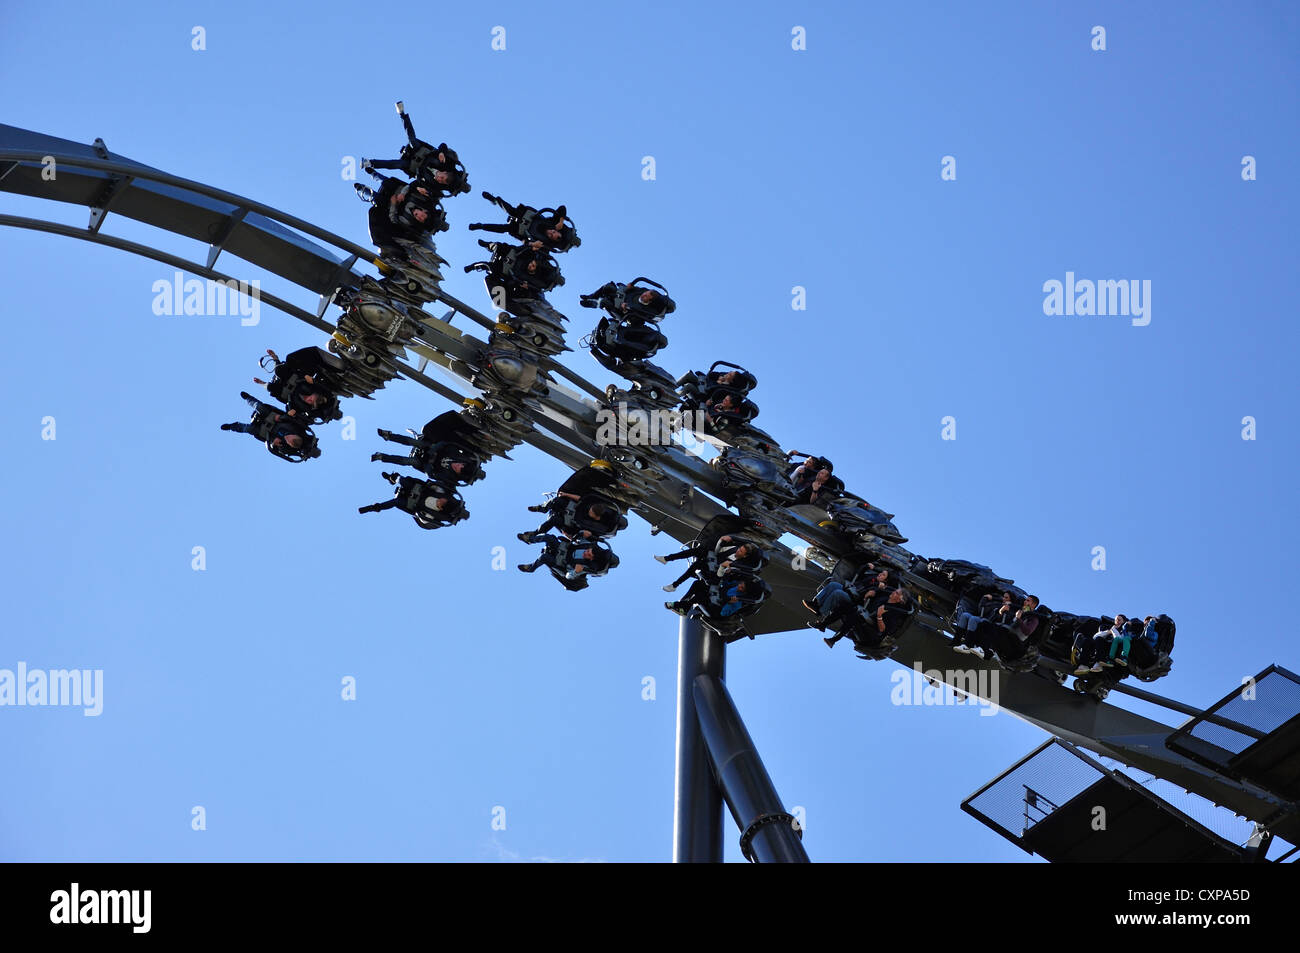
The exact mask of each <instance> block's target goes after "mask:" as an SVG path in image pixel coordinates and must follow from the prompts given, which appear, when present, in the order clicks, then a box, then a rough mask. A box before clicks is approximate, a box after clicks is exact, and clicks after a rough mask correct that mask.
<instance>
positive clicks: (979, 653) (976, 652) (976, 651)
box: [967, 645, 984, 658]
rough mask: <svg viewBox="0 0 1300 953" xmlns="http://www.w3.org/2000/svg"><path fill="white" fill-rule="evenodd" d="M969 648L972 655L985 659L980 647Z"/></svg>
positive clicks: (971, 646) (970, 646)
mask: <svg viewBox="0 0 1300 953" xmlns="http://www.w3.org/2000/svg"><path fill="white" fill-rule="evenodd" d="M967 648H968V649H970V654H971V655H974V656H975V657H976V658H983V657H984V650H983V649H982V648H980V647H979V646H978V645H968V646H967Z"/></svg>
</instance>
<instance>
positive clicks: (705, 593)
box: [664, 574, 766, 619]
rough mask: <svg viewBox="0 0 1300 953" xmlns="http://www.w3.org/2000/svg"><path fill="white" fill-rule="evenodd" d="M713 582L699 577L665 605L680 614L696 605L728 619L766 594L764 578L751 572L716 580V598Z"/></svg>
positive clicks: (706, 611)
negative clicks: (762, 580)
mask: <svg viewBox="0 0 1300 953" xmlns="http://www.w3.org/2000/svg"><path fill="white" fill-rule="evenodd" d="M712 588H713V587H712V585H711V584H710V583H709V582H707V581H706V580H704V579H697V580H695V583H694V584H693V585H692V586H691V588H689V589H687V590H686V595H684V596H682V598H680V599H678V600H677V601H676V602H665V603H664V608H665V609H671V610H672V611H673V612H676V613H677V614H678V615H686V613H687V612H689V611H690V610H691V608H692V607H693V606H699V607H700V608H702V609H703V610H704V611H705V613H706V614H707V615H710V616H712V617H715V618H719V619H726V618H729V617H730V616H733V615H735V614H736V613H737V612H739V611H741V610H742V609H746V608H749V607H751V606H757V605H758V604H759V603H761V602H762V601H763V599H764V598H765V597H766V593H765V592H764V590H763V586H762V583H761V580H759V579H757V578H756V577H754V576H750V575H748V574H742V575H741V576H740V578H738V579H736V580H735V581H732V582H728V581H727V580H723V581H722V582H720V583H718V584H717V601H714V599H713V598H712V591H711V590H712Z"/></svg>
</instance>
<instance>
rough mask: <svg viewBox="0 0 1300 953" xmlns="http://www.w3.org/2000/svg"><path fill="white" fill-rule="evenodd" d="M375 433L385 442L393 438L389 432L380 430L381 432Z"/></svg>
mask: <svg viewBox="0 0 1300 953" xmlns="http://www.w3.org/2000/svg"><path fill="white" fill-rule="evenodd" d="M375 433H377V434H379V436H381V437H383V438H384V439H385V440H388V439H391V438H392V436H393V432H392V431H391V430H382V429H381V430H376V431H375Z"/></svg>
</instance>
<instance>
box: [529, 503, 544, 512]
mask: <svg viewBox="0 0 1300 953" xmlns="http://www.w3.org/2000/svg"><path fill="white" fill-rule="evenodd" d="M528 512H530V513H545V512H546V507H545V506H542V505H540V504H539V505H538V506H530V507H528Z"/></svg>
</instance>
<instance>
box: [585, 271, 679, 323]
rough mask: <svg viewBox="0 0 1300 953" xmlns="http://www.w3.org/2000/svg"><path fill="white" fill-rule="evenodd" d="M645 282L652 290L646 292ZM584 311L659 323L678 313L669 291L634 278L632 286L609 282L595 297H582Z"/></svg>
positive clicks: (647, 289)
mask: <svg viewBox="0 0 1300 953" xmlns="http://www.w3.org/2000/svg"><path fill="white" fill-rule="evenodd" d="M642 281H644V282H645V283H646V284H647V285H653V286H654V287H651V288H643V287H641V286H640V285H639V284H638V282H642ZM578 302H579V304H581V305H582V306H583V307H584V308H601V309H603V310H604V311H605V313H606V314H608V315H609V316H610V317H612V318H614V320H616V321H636V322H641V323H644V322H647V321H649V322H656V323H657V322H658V321H660V320H662V319H663V318H664V317H665V316H667V315H669V314H672V313H673V312H674V311H675V310H677V304H676V302H674V301H673V299H672V298H670V297H668V289H667V288H665V287H664V286H663V285H661V284H657V283H656V282H653V281H651V280H650V279H649V278H634V279H633V280H632V281H631V282H630V283H629V284H626V285H625V284H621V283H620V282H616V281H608V282H606V283H605V284H603V285H601V286H600V287H599V288H597V289H596V290H595V291H593V292H592V293H591V294H586V295H580V296H579V298H578Z"/></svg>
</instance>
